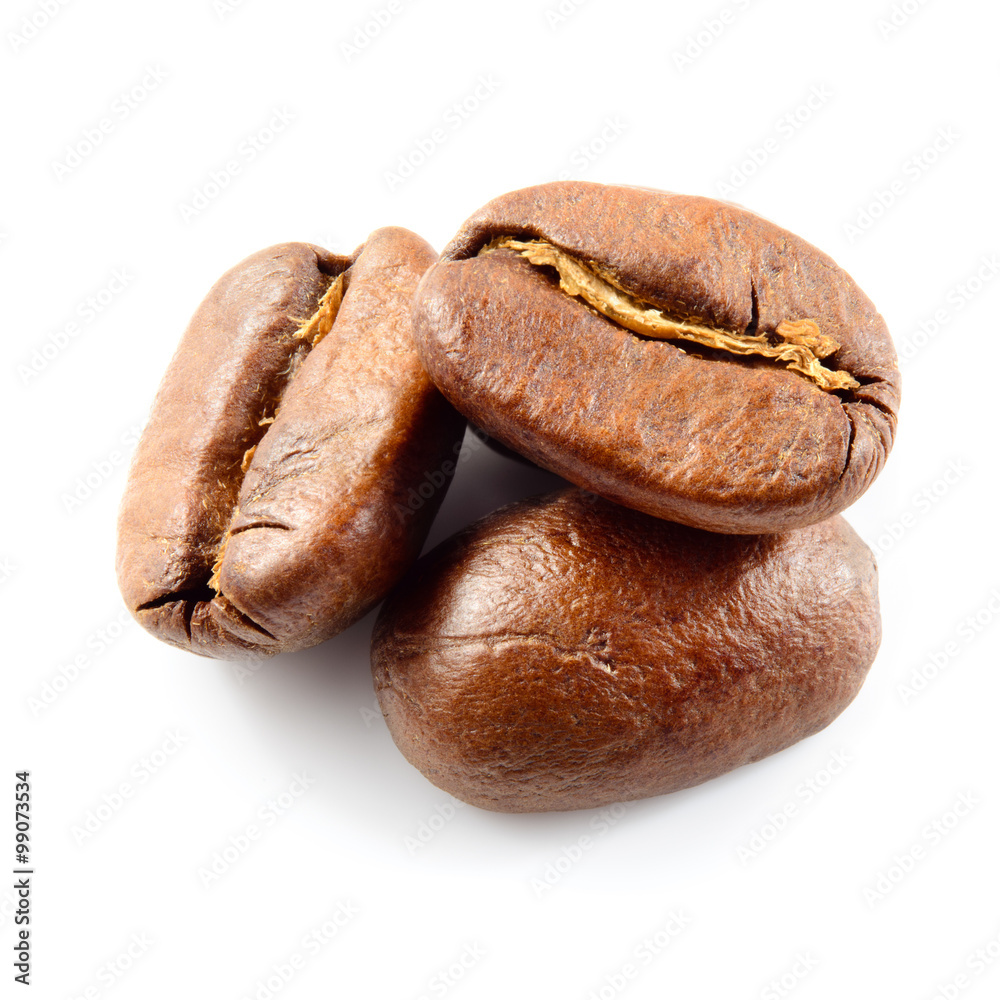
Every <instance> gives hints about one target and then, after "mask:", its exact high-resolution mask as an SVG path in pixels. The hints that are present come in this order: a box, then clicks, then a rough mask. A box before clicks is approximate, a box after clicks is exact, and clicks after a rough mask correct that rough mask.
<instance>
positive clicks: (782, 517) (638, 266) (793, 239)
mask: <svg viewBox="0 0 1000 1000" xmlns="http://www.w3.org/2000/svg"><path fill="white" fill-rule="evenodd" d="M511 237H513V238H515V239H517V240H542V241H545V242H546V243H547V244H549V245H551V246H553V247H555V248H557V249H558V250H560V251H561V252H565V253H566V254H568V255H570V256H572V257H573V258H575V259H576V260H578V261H580V262H583V263H584V264H586V265H587V266H589V267H592V268H593V269H595V270H596V271H598V272H599V273H600V274H602V275H604V276H605V277H606V278H607V279H608V280H609V281H610V282H611V283H612V284H614V285H616V286H618V287H620V288H622V289H624V290H626V291H627V292H628V293H630V295H631V296H632V297H634V298H635V300H637V301H638V302H640V303H641V304H644V305H645V306H648V307H650V308H652V309H654V310H656V311H659V312H660V313H662V314H664V315H666V316H668V317H670V318H672V319H674V320H677V321H682V322H690V323H698V324H703V325H707V326H709V327H712V328H716V329H719V330H724V331H730V332H732V333H733V334H734V335H735V336H737V337H744V338H750V337H752V336H757V337H765V338H767V339H769V340H771V341H775V342H777V341H778V340H779V339H780V338H779V336H778V334H777V333H776V331H777V329H778V328H779V327H780V326H781V325H782V324H783V323H792V324H794V323H797V322H799V321H801V320H805V319H811V320H814V321H815V323H816V326H817V328H818V329H819V330H820V331H821V332H822V334H823V336H824V337H826V338H829V339H830V341H831V342H832V343H834V344H836V345H838V346H837V349H836V351H835V352H834V353H832V354H831V355H830V356H829V357H826V358H825V359H824V360H823V364H824V365H825V366H827V367H829V368H830V369H832V370H833V371H834V372H836V373H843V377H844V378H845V379H847V380H849V381H851V382H856V383H857V385H856V387H855V388H852V389H842V390H839V391H826V390H824V389H823V388H820V387H819V386H818V385H817V384H816V383H814V382H813V381H810V379H809V378H807V377H805V376H803V375H802V374H801V373H799V372H798V371H794V370H791V369H789V368H788V367H786V366H785V364H784V363H782V362H779V361H775V360H773V359H769V358H763V357H754V356H749V357H747V356H740V355H736V354H732V353H727V352H726V351H724V350H717V349H712V348H704V347H699V346H698V345H696V344H691V343H689V342H687V341H682V340H663V339H650V338H649V337H644V336H642V335H637V334H636V333H634V332H632V331H631V330H630V329H626V328H625V327H624V326H622V325H620V324H619V323H617V322H615V321H613V320H612V319H609V318H607V316H606V315H602V314H600V313H599V312H598V311H596V310H595V309H594V308H591V306H590V305H588V304H585V302H584V301H582V300H581V298H579V297H573V296H571V295H568V294H567V293H566V292H565V291H563V290H561V288H560V284H559V281H558V279H557V277H556V274H555V270H554V269H553V268H551V267H544V266H537V265H535V264H532V263H529V261H528V260H527V259H526V258H525V256H523V255H521V254H520V253H518V252H515V251H514V250H511V249H503V248H501V249H491V246H495V244H496V242H497V241H499V240H502V239H504V238H511ZM414 333H415V337H416V342H417V348H418V350H419V352H420V354H421V357H422V358H423V360H424V363H425V365H426V366H427V369H428V371H429V372H430V374H431V377H432V378H433V379H434V381H435V383H436V384H437V386H438V387H439V388H440V389H441V391H442V392H443V393H444V395H445V396H447V397H448V399H449V400H451V402H452V403H453V404H454V405H455V406H456V407H457V408H458V409H459V410H461V412H462V413H464V414H465V415H466V416H467V417H468V418H469V419H470V420H471V421H473V422H474V423H476V424H477V425H478V426H480V427H482V428H483V429H484V430H485V431H486V432H487V433H488V434H490V435H491V436H492V437H495V438H496V439H497V440H499V441H500V442H502V443H503V444H505V445H507V446H508V447H510V448H513V449H514V450H516V451H518V452H520V453H521V454H523V455H525V456H527V457H528V458H530V459H531V460H532V461H534V462H536V463H537V464H539V465H541V466H543V467H545V468H547V469H550V470H551V471H553V472H555V473H557V474H558V475H561V476H563V477H564V478H566V479H568V480H570V481H571V482H574V483H577V484H578V485H580V486H583V487H585V488H586V489H589V490H592V491H594V492H596V493H599V494H601V495H602V496H605V497H608V498H610V499H612V500H616V501H617V502H619V503H621V504H624V505H625V506H628V507H632V508H635V509H637V510H642V511H645V512H646V513H649V514H652V515H654V516H657V517H662V518H667V519H669V520H674V521H678V522H680V523H683V524H689V525H693V526H695V527H700V528H706V529H708V530H712V531H719V532H731V533H744V532H745V533H755V532H769V531H780V530H785V529H787V528H791V527H797V526H801V525H805V524H812V523H815V522H817V521H820V520H823V519H824V518H827V517H829V516H830V515H832V514H835V513H837V512H839V511H841V510H843V509H844V508H845V507H847V506H848V505H849V504H850V503H852V502H853V501H854V500H855V499H857V498H858V497H859V496H860V495H861V494H862V493H863V492H864V491H865V490H866V489H867V487H868V486H869V485H870V484H871V482H872V481H873V480H874V479H875V477H876V476H877V475H878V473H879V471H880V470H881V468H882V465H883V463H884V462H885V458H886V455H887V454H888V452H889V449H890V448H891V446H892V441H893V436H894V433H895V428H896V411H897V408H898V404H899V372H898V368H897V364H896V356H895V351H894V349H893V346H892V342H891V340H890V338H889V335H888V332H887V330H886V326H885V323H884V321H883V320H882V317H881V316H880V315H879V314H878V312H877V311H876V310H875V307H874V306H873V305H872V303H871V301H870V300H869V299H868V298H867V297H866V296H865V295H864V293H863V292H862V291H861V290H860V289H859V288H858V286H857V285H856V284H855V283H854V281H853V280H852V279H851V278H850V276H849V275H847V274H846V273H845V272H844V271H843V270H841V269H840V268H839V267H837V265H836V264H835V263H834V262H833V261H832V260H831V259H830V258H829V257H827V256H826V255H825V254H823V253H821V252H820V251H819V250H817V249H816V248H815V247H813V246H812V245H810V244H809V243H807V242H806V241H805V240H802V239H800V238H799V237H797V236H795V235H793V234H792V233H789V232H787V231H786V230H784V229H781V228H780V227H778V226H776V225H774V224H773V223H771V222H768V221H767V220H765V219H762V218H761V217H759V216H757V215H754V214H753V213H751V212H749V211H747V210H745V209H742V208H738V207H736V206H733V205H730V204H727V203H723V202H718V201H713V200H711V199H707V198H698V197H688V196H683V195H676V194H668V193H665V192H660V191H651V190H646V189H641V188H627V187H609V186H605V185H599V184H589V183H583V182H558V183H553V184H546V185H542V186H539V187H535V188H527V189H525V190H522V191H515V192H513V193H511V194H508V195H504V196H502V197H500V198H497V199H496V200H494V201H492V202H490V203H489V204H488V205H486V206H485V207H484V208H482V209H481V210H480V211H479V212H477V213H476V214H475V215H474V216H473V217H472V218H471V219H469V220H468V221H467V222H466V223H465V225H464V226H463V227H462V229H461V230H460V232H459V234H458V235H457V236H456V237H455V239H454V240H453V241H452V243H451V244H450V245H449V246H448V247H447V248H446V250H445V252H444V254H443V255H442V259H441V262H440V263H438V264H436V265H435V266H434V267H433V268H431V269H430V270H429V271H428V273H427V275H426V276H425V277H424V279H423V281H422V282H421V284H420V288H419V289H418V293H417V297H416V300H415V307H414Z"/></svg>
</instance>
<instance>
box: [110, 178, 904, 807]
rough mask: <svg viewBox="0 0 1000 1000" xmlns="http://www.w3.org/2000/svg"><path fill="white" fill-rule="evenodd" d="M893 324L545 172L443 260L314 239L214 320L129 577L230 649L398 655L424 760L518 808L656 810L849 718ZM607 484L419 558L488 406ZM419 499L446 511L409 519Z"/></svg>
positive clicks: (153, 485)
mask: <svg viewBox="0 0 1000 1000" xmlns="http://www.w3.org/2000/svg"><path fill="white" fill-rule="evenodd" d="M898 405H899V371H898V366H897V363H896V355H895V351H894V349H893V346H892V341H891V339H890V337H889V334H888V331H887V329H886V326H885V323H884V321H883V320H882V317H881V316H880V315H879V314H878V312H877V311H876V309H875V307H874V306H873V305H872V303H871V301H870V300H869V299H868V298H867V297H866V296H865V295H864V293H863V292H862V291H861V290H860V289H859V288H858V287H857V285H856V284H855V283H854V281H853V280H852V279H851V278H850V276H849V275H848V274H846V273H845V272H844V271H843V270H841V269H840V268H839V267H838V266H837V265H836V264H835V263H834V262H833V261H832V260H831V259H830V258H829V257H827V256H826V255H825V254H823V253H821V252H820V251H819V250H817V249H816V248H815V247H813V246H811V245H810V244H809V243H807V242H805V241H804V240H802V239H800V238H799V237H797V236H795V235H793V234H792V233H790V232H788V231H786V230H784V229H781V228H780V227H778V226H776V225H774V224H773V223H771V222H768V221H767V220H765V219H763V218H761V217H760V216H757V215H755V214H753V213H752V212H749V211H747V210H746V209H743V208H739V207H737V206H734V205H731V204H729V203H724V202H719V201H714V200H712V199H708V198H700V197H689V196H683V195H676V194H668V193H665V192H660V191H653V190H649V189H646V188H634V187H624V186H608V185H601V184H590V183H582V182H559V183H553V184H544V185H540V186H537V187H533V188H527V189H525V190H521V191H515V192H512V193H510V194H507V195H504V196H502V197H500V198H497V199H495V200H494V201H492V202H490V203H489V204H488V205H486V206H484V207H483V208H482V209H480V210H479V211H478V212H476V213H475V215H473V216H472V217H471V218H470V219H469V220H468V221H467V222H466V223H465V224H464V225H463V226H462V228H461V229H460V230H459V232H458V234H457V235H456V236H455V238H454V239H453V240H452V241H451V243H450V244H449V245H448V246H447V247H446V249H445V251H444V253H443V254H442V255H441V257H440V258H438V256H437V255H436V254H435V253H434V251H433V250H432V249H431V248H430V247H429V246H428V245H427V244H426V243H425V242H424V241H423V240H422V239H420V238H419V237H418V236H416V235H414V234H413V233H410V232H408V231H406V230H404V229H395V228H389V229H380V230H378V231H376V232H375V233H373V234H372V235H371V236H370V237H369V238H368V240H367V241H366V242H365V243H364V244H363V245H362V246H361V247H360V248H359V249H358V250H357V251H355V253H354V254H353V255H351V256H350V257H340V256H336V255H334V254H331V253H329V252H327V251H326V250H323V249H322V248H320V247H316V246H312V245H309V244H301V243H287V244H281V245H279V246H275V247H271V248H269V249H267V250H263V251H261V252H259V253H257V254H254V255H252V256H251V257H249V258H247V259H246V260H245V261H243V262H242V263H240V264H238V265H237V266H236V267H235V268H233V269H232V270H231V271H229V272H228V273H226V274H225V275H224V276H223V277H222V278H221V279H220V280H219V281H218V282H217V283H216V285H215V286H214V287H213V288H212V289H211V291H210V292H209V294H208V296H207V298H206V299H205V300H204V302H202V304H201V305H200V306H199V308H198V310H197V311H196V313H195V315H194V317H193V318H192V320H191V323H190V325H189V327H188V329H187V331H186V333H185V334H184V337H183V338H182V340H181V343H180V346H179V348H178V350H177V353H176V355H175V356H174V359H173V360H172V362H171V364H170V367H169V368H168V370H167V373H166V376H165V377H164V380H163V383H162V385H161V387H160V390H159V393H158V395H157V397H156V400H155V403H154V405H153V409H152V413H151V415H150V420H149V423H148V425H147V427H146V430H145V432H144V433H143V435H142V438H141V440H140V443H139V446H138V448H137V451H136V455H135V458H134V460H133V465H132V469H131V472H130V475H129V480H128V485H127V487H126V492H125V496H124V499H123V501H122V506H121V511H120V515H119V526H118V559H117V566H118V578H119V584H120V587H121V591H122V594H123V596H124V598H125V601H126V603H127V605H128V607H129V609H130V610H131V612H132V614H133V615H134V616H135V617H136V619H137V620H138V621H139V622H140V623H141V624H142V625H143V626H144V627H145V628H147V629H148V630H149V631H150V632H152V633H153V634H154V635H156V636H157V637H158V638H160V639H163V640H164V641H166V642H168V643H171V644H172V645H175V646H178V647H180V648H183V649H188V650H190V651H192V652H195V653H200V654H202V655H206V656H216V657H227V658H237V659H240V658H244V657H247V656H250V655H272V654H275V653H280V652H286V651H290V650H296V649H302V648H305V647H308V646H312V645H315V644H317V643H320V642H322V641H324V640H325V639H327V638H329V637H331V636H333V635H335V634H337V633H338V632H340V631H342V630H343V629H345V628H346V627H347V626H349V625H351V624H352V623H353V622H356V621H357V620H358V619H360V618H361V617H362V616H363V615H364V614H365V613H366V612H368V611H369V610H370V609H371V608H372V607H374V606H375V605H376V604H377V603H378V602H380V601H382V600H383V599H384V598H387V597H388V600H386V602H385V604H384V606H383V608H382V611H381V613H380V615H379V618H378V621H377V624H376V626H375V632H374V636H373V639H372V669H373V673H374V678H375V687H376V691H377V693H378V698H379V702H380V704H381V706H382V710H383V713H384V715H385V718H386V722H387V724H388V726H389V729H390V731H391V733H392V736H393V738H394V740H395V741H396V744H397V746H398V747H399V748H400V750H401V751H402V752H403V754H404V755H405V756H406V757H407V759H408V760H409V761H410V762H411V763H413V764H414V765H415V766H416V767H418V768H419V769H420V770H421V771H422V772H423V773H424V774H425V775H426V776H427V777H428V778H429V779H430V780H431V781H432V782H434V783H435V784H436V785H438V786H439V787H441V788H443V789H445V790H447V791H448V792H450V793H451V794H453V795H455V796H457V797H458V798H460V799H463V800H465V801H467V802H470V803H473V804H475V805H478V806H482V807H484V808H487V809H495V810H502V811H507V812H523V811H538V810H555V809H581V808H592V807H595V806H600V805H605V804H608V803H612V802H619V801H624V800H629V799H636V798H642V797H645V796H651V795H659V794H662V793H664V792H669V791H673V790H676V789H679V788H685V787H688V786H690V785H694V784H697V783H699V782H702V781H705V780H707V779H709V778H712V777H715V776H717V775H720V774H722V773H724V772H726V771H728V770H731V769H732V768H734V767H738V766H739V765H741V764H745V763H748V762H750V761H753V760H758V759H760V758H762V757H765V756H767V755H768V754H771V753H774V752H776V751H778V750H781V749H783V748H784V747H787V746H789V745H791V744H792V743H794V742H796V741H797V740H800V739H802V738H804V737H806V736H809V735H811V734H813V733H815V732H817V731H818V730H820V729H822V728H823V727H824V726H826V725H828V724H829V723H830V722H831V721H832V720H833V719H834V718H836V716H837V715H838V714H839V713H840V712H841V711H842V710H843V709H844V708H845V707H846V706H847V705H848V704H849V703H850V701H851V700H852V699H853V698H854V696H855V695H856V694H857V692H858V690H859V688H860V686H861V684H862V682H863V681H864V678H865V675H866V673H867V671H868V668H869V667H870V665H871V663H872V661H873V660H874V658H875V654H876V651H877V649H878V645H879V639H880V634H881V626H880V618H879V609H878V594H877V573H876V568H875V560H874V557H873V556H872V553H871V552H870V551H869V550H868V548H867V547H866V546H865V545H864V543H863V542H862V541H861V540H860V539H859V538H858V536H857V535H856V534H855V533H854V532H853V531H852V529H851V528H850V526H849V525H848V524H847V523H846V522H845V521H844V520H843V519H842V518H841V517H839V516H838V515H839V513H840V512H841V511H842V510H844V509H845V508H846V507H848V506H849V505H850V504H851V503H853V502H854V501H855V500H856V499H857V498H858V497H859V496H861V494H862V493H864V491H865V490H866V489H867V488H868V486H869V485H870V484H871V483H872V481H873V480H874V479H875V477H876V476H877V475H878V473H879V472H880V471H881V468H882V466H883V464H884V462H885V459H886V456H887V455H888V452H889V450H890V448H891V446H892V441H893V436H894V434H895V428H896V412H897V409H898ZM467 420H468V421H470V422H471V423H472V424H473V425H475V426H476V427H477V428H481V429H482V431H484V432H485V433H486V434H488V435H489V436H490V438H492V439H493V440H494V441H495V442H498V443H499V445H500V446H502V447H503V448H506V449H509V450H510V451H512V452H514V453H516V454H517V455H519V456H522V457H523V458H524V459H527V460H530V461H531V462H534V463H536V464H537V465H539V466H542V467H543V468H545V469H548V470H550V471H552V472H555V473H557V474H558V475H560V476H562V477H564V478H565V479H566V480H568V481H569V483H572V484H574V485H573V486H568V487H567V488H565V489H562V490H559V491H557V492H555V493H552V494H550V495H547V496H542V497H534V498H531V499H528V500H523V501H520V502H518V503H514V504H511V505H509V506H507V507H504V508H502V509H500V510H497V511H495V512H494V513H493V514H491V515H489V516H488V517H486V518H483V519H482V520H481V521H479V522H477V523H476V524H473V525H471V526H469V527H467V528H466V529H465V530H463V531H462V532H460V533H459V534H458V535H456V536H454V537H453V538H451V539H449V540H447V541H446V542H444V543H442V544H441V545H439V546H438V547H437V548H435V549H434V550H433V551H431V552H430V553H429V554H428V555H426V556H425V557H424V558H422V559H419V560H418V558H417V557H418V555H419V553H420V550H421V547H422V545H423V543H424V541H425V539H426V537H427V533H428V531H429V528H430V525H431V522H432V520H433V518H434V516H435V514H436V512H437V510H438V508H439V506H440V504H441V501H442V500H443V498H444V495H445V492H446V490H447V486H448V483H449V481H450V479H451V477H452V475H453V474H454V472H455V468H456V465H457V455H458V454H459V451H460V448H461V441H462V437H463V434H464V432H465V428H466V421H467ZM414 496H419V497H420V498H421V502H420V503H418V504H414V503H412V502H411V501H412V498H413V497H414Z"/></svg>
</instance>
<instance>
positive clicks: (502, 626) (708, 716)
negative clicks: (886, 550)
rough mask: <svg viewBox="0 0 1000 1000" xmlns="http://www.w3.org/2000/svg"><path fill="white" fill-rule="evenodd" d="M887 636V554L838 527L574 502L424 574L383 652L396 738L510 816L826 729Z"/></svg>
mask: <svg viewBox="0 0 1000 1000" xmlns="http://www.w3.org/2000/svg"><path fill="white" fill-rule="evenodd" d="M880 636H881V624H880V619H879V608H878V595H877V572H876V568H875V560H874V558H873V556H872V554H871V552H870V551H869V549H868V548H867V547H866V546H865V544H864V543H863V542H862V541H861V540H860V539H859V538H858V536H857V535H856V534H855V533H854V531H853V530H852V529H851V528H850V526H849V525H848V524H847V523H846V522H845V521H844V520H843V519H842V518H840V517H834V518H830V519H828V520H825V521H822V522H820V523H818V524H815V525H811V526H809V527H806V528H800V529H796V530H794V531H789V532H782V533H774V534H765V535H749V536H748V535H724V534H712V533H709V532H705V531H700V530H698V529H694V528H689V527H685V526H682V525H678V524H673V523H670V522H668V521H664V520H660V519H657V518H652V517H649V516H647V515H645V514H641V513H639V512H637V511H631V510H626V509H624V508H622V507H619V506H617V505H615V504H613V503H610V502H609V501H607V500H604V499H601V498H599V497H596V496H594V495H593V494H588V493H584V492H583V491H581V490H579V489H576V488H569V489H566V490H562V491H559V492H557V493H552V494H548V495H546V496H543V497H540V498H535V499H531V500H524V501H520V502H518V503H515V504H511V505H510V506H508V507H506V508H503V509H501V510H499V511H497V512H495V513H493V514H491V515H490V516H488V517H486V518H484V519H483V520H481V521H479V522H477V523H476V524H474V525H472V526H471V527H470V528H468V529H466V530H465V531H463V532H461V533H460V534H458V535H456V536H454V537H453V538H451V539H449V540H448V541H446V542H444V543H442V545H440V546H438V547H437V548H436V549H434V550H433V551H432V552H431V553H429V554H428V555H427V556H425V557H424V558H423V559H421V560H420V562H418V563H417V564H416V566H415V567H414V569H413V570H412V571H411V572H410V574H409V575H408V577H407V578H406V579H405V581H404V583H402V584H401V585H400V587H399V588H397V590H396V591H395V592H394V594H393V595H392V596H391V597H390V598H389V600H388V601H387V602H386V604H385V606H384V607H383V610H382V612H381V614H380V615H379V618H378V622H377V623H376V626H375V634H374V637H373V642H372V669H373V673H374V677H375V686H376V690H377V693H378V699H379V702H380V704H381V707H382V711H383V713H384V715H385V718H386V722H387V723H388V726H389V730H390V732H391V733H392V736H393V739H394V740H395V741H396V745H397V746H398V747H399V749H400V750H401V751H402V752H403V754H404V755H405V756H406V758H407V759H408V760H409V761H410V763H412V764H413V765H414V766H415V767H417V768H419V770H420V771H422V772H423V774H424V775H425V776H426V777H427V778H428V779H429V780H430V781H432V782H433V783H434V784H436V785H437V786H438V787H440V788H443V789H444V790H445V791H447V792H449V793H450V794H452V795H454V796H456V797H457V798H460V799H462V800H464V801H466V802H469V803H472V804H474V805H477V806H481V807H483V808H485V809H494V810H500V811H506V812H527V811H540V810H559V809H590V808H595V807H598V806H602V805H607V804H609V803H613V802H620V801H624V800H628V799H639V798H643V797H646V796H651V795H660V794H662V793H665V792H671V791H675V790H677V789H681V788H687V787H689V786H691V785H696V784H698V783H700V782H703V781H706V780H708V779H710V778H714V777H716V776H718V775H721V774H723V773H725V772H727V771H729V770H731V769H732V768H735V767H739V766H740V765H742V764H747V763H749V762H751V761H755V760H759V759H760V758H762V757H766V756H768V755H769V754H772V753H775V752H777V751H778V750H781V749H783V748H784V747H787V746H790V745H791V744H793V743H795V742H796V741H798V740H801V739H803V738H805V737H807V736H810V735H812V734H813V733H816V732H818V731H819V730H821V729H822V728H823V727H824V726H826V725H828V724H829V723H830V722H832V721H833V719H835V718H836V717H837V715H839V714H840V712H841V711H842V710H843V709H844V708H845V707H846V706H847V705H848V704H849V703H850V702H851V700H852V699H853V698H854V696H855V695H856V694H857V692H858V689H859V688H860V687H861V684H862V682H863V680H864V678H865V675H866V673H867V671H868V668H869V666H870V664H871V663H872V661H873V659H874V658H875V653H876V651H877V649H878V645H879V640H880Z"/></svg>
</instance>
